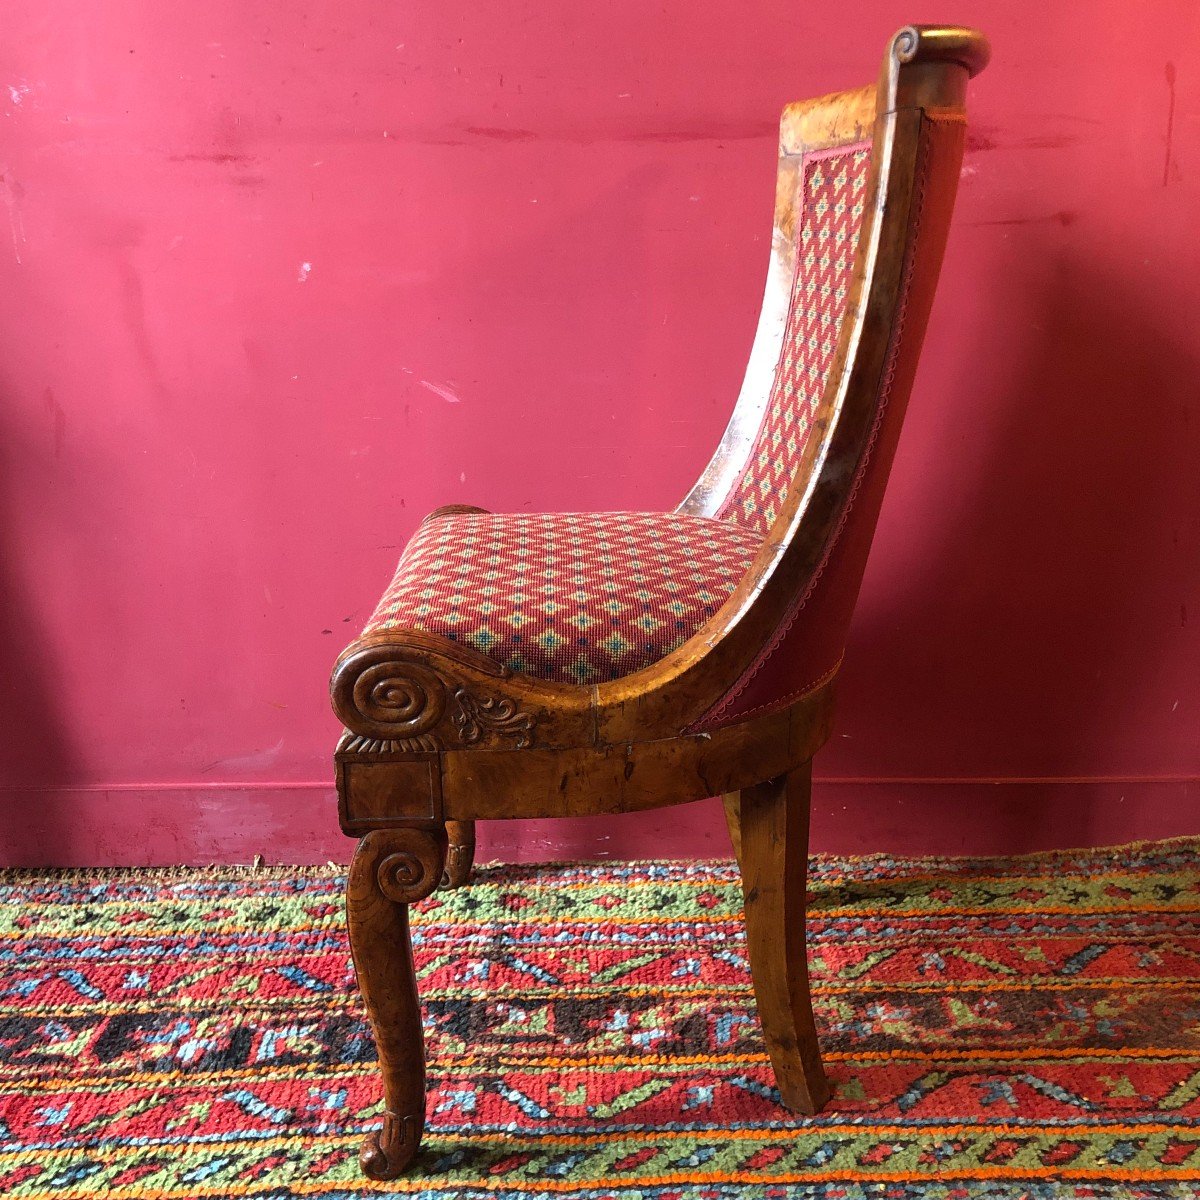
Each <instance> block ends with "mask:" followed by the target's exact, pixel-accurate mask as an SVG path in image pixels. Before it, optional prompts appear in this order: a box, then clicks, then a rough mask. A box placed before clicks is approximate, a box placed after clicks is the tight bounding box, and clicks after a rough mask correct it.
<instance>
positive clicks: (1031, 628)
mask: <svg viewBox="0 0 1200 1200" xmlns="http://www.w3.org/2000/svg"><path fill="white" fill-rule="evenodd" d="M1022 269H1024V270H1026V271H1027V270H1028V266H1027V264H1025V265H1024V267H1023V268H1022V266H1021V265H1020V264H1014V266H1013V270H1014V271H1020V270H1022ZM1044 279H1045V287H1044V288H1043V290H1042V291H1041V292H1040V293H1039V294H1036V295H1033V296H1030V297H1028V298H1025V297H1022V298H1021V303H1023V304H1024V305H1025V310H1026V311H1027V313H1028V322H1027V328H1028V329H1029V330H1030V331H1031V333H1032V334H1034V335H1035V336H1031V337H1030V338H1029V339H1028V341H1027V342H1026V352H1025V354H1024V356H1023V358H1022V359H1020V360H1018V361H1017V362H1016V363H1013V364H1011V365H1010V366H1009V367H1008V369H1007V372H1006V371H1005V366H1004V364H1003V363H997V362H996V351H995V344H994V343H990V342H989V340H988V339H989V331H988V330H987V329H985V328H981V329H980V332H979V343H980V344H979V345H978V347H977V348H976V350H975V352H974V353H973V354H971V355H969V356H968V358H967V361H968V362H970V363H971V364H972V369H977V367H978V365H979V364H988V367H987V369H988V371H989V373H995V372H1005V373H1006V374H1009V375H1010V376H1011V381H1010V383H1008V384H1006V386H1005V392H1006V393H1007V394H1008V396H1009V397H1010V398H1011V399H1010V404H1009V407H1008V410H1007V412H1006V413H1005V414H1004V418H1003V422H1002V424H1000V426H999V428H998V430H997V431H996V432H995V433H994V434H993V435H992V437H991V441H990V444H989V445H987V446H986V448H985V449H984V448H981V449H983V453H981V454H980V455H979V457H981V458H983V457H986V462H987V463H988V464H990V468H989V469H986V470H984V471H981V472H979V473H978V475H977V477H976V479H975V484H974V491H973V492H970V493H964V494H962V495H961V496H960V497H959V498H957V508H955V509H954V515H953V517H952V518H951V519H949V520H947V521H945V522H944V523H943V524H942V526H941V528H940V530H939V533H938V535H937V536H938V541H937V542H936V543H935V544H934V545H933V547H932V548H930V543H929V542H928V541H925V542H923V543H922V548H921V549H920V551H919V552H918V554H919V561H914V562H913V564H912V567H913V569H912V571H911V572H910V573H907V574H906V575H905V576H904V578H903V580H902V581H900V582H899V584H898V586H896V587H895V588H889V592H888V595H887V597H886V601H885V603H884V604H882V605H879V606H876V607H875V609H874V610H873V611H872V612H870V613H866V612H862V611H861V610H860V618H859V620H858V621H857V623H856V626H855V628H854V629H853V631H852V634H851V644H850V647H849V650H848V653H847V658H846V668H845V670H844V671H843V676H842V682H841V686H840V708H841V710H842V712H843V713H846V712H849V711H853V712H854V720H855V722H856V723H857V724H860V725H861V726H862V727H863V728H869V729H872V730H884V731H886V730H887V729H888V727H889V725H891V726H894V727H895V726H897V725H898V723H897V722H895V720H894V713H895V712H896V711H898V710H901V708H903V711H904V712H905V720H904V722H903V723H900V727H901V729H902V733H901V734H900V735H898V736H906V737H910V738H911V737H913V736H914V735H915V736H916V737H917V738H918V739H921V740H922V741H923V742H924V744H926V745H937V744H939V743H943V744H944V742H945V737H944V734H942V733H941V732H940V730H939V725H940V723H941V722H942V721H944V720H945V719H946V717H947V714H948V713H950V712H953V713H954V722H953V724H954V725H955V727H956V728H957V729H958V730H959V731H961V730H963V729H972V728H974V729H977V730H979V733H980V743H981V745H982V747H983V749H982V753H977V752H975V751H974V750H973V749H972V748H971V747H970V746H969V745H966V746H964V745H962V744H961V743H960V745H959V746H957V747H955V746H951V747H949V749H948V752H947V750H945V749H943V750H942V751H940V752H935V754H929V755H923V754H922V753H921V751H920V749H914V748H913V747H912V746H905V745H902V744H899V743H889V742H888V741H887V739H888V736H889V735H888V734H887V733H886V732H885V733H884V735H883V740H882V742H878V743H877V744H876V745H875V746H874V747H873V748H872V751H871V753H872V756H873V761H872V762H871V763H870V764H862V765H864V766H867V767H868V770H869V772H870V773H871V774H873V775H877V776H888V775H900V774H908V773H910V772H911V773H912V774H914V775H919V776H921V775H928V776H930V777H932V776H935V775H940V776H953V777H980V778H981V779H982V780H983V781H984V782H987V781H989V780H991V779H1004V778H1006V777H1010V776H1012V775H1013V774H1014V771H1013V770H1012V767H1011V763H1012V760H1013V758H1014V755H1013V753H1012V751H1011V750H1009V749H1008V745H1007V743H1010V742H1011V741H1012V740H1014V739H1015V740H1017V741H1018V742H1020V743H1022V744H1023V747H1024V748H1023V750H1022V751H1021V754H1022V759H1021V762H1022V767H1023V769H1022V770H1021V771H1020V772H1019V774H1020V776H1021V777H1022V778H1027V779H1031V780H1035V781H1036V780H1037V779H1046V778H1054V779H1059V778H1061V779H1070V780H1081V781H1087V780H1088V779H1090V778H1092V777H1094V776H1096V775H1097V774H1098V773H1097V771H1096V763H1097V762H1105V761H1108V762H1114V761H1116V762H1118V763H1119V762H1121V761H1122V760H1123V761H1124V762H1126V763H1128V762H1137V761H1138V760H1139V753H1138V748H1137V746H1136V745H1133V746H1130V745H1129V741H1128V739H1129V738H1130V737H1131V731H1135V730H1139V729H1140V730H1142V731H1145V729H1146V722H1147V720H1148V719H1149V715H1150V714H1149V707H1148V706H1150V705H1151V704H1152V701H1153V692H1154V689H1155V683H1156V679H1157V677H1158V675H1159V672H1160V669H1161V667H1162V665H1163V664H1164V662H1166V661H1167V660H1168V659H1169V658H1170V656H1171V655H1172V653H1173V652H1174V651H1176V650H1177V647H1178V635H1179V625H1180V623H1181V622H1182V623H1183V624H1186V620H1187V617H1186V611H1185V610H1182V609H1176V610H1175V611H1174V612H1170V613H1162V612H1159V611H1158V610H1155V611H1154V612H1153V613H1149V612H1147V586H1146V584H1145V582H1144V581H1145V580H1146V579H1147V578H1148V577H1151V576H1155V575H1157V576H1158V577H1159V579H1160V580H1161V579H1162V577H1163V576H1164V575H1170V577H1171V579H1172V582H1176V581H1177V582H1178V584H1179V589H1178V594H1179V595H1181V596H1182V595H1186V594H1187V592H1188V591H1189V590H1190V591H1192V592H1193V593H1194V591H1195V589H1196V588H1197V586H1200V560H1194V561H1192V562H1190V563H1188V564H1187V565H1186V567H1184V566H1180V567H1179V568H1178V569H1176V568H1175V567H1174V566H1173V563H1172V558H1173V559H1174V560H1177V561H1178V562H1179V563H1181V564H1182V563H1183V562H1184V555H1183V554H1182V553H1180V552H1179V551H1178V550H1176V552H1175V553H1174V555H1173V556H1172V554H1171V550H1172V544H1173V541H1176V540H1177V538H1178V531H1179V530H1180V529H1181V528H1182V527H1184V526H1185V525H1186V524H1187V523H1189V522H1194V521H1195V520H1196V519H1197V516H1198V514H1197V513H1196V512H1195V511H1192V512H1180V505H1181V503H1182V502H1183V501H1182V488H1181V486H1180V481H1181V480H1187V479H1190V478H1194V473H1195V470H1196V464H1195V463H1194V462H1192V461H1189V456H1188V448H1187V445H1186V439H1185V438H1184V437H1182V436H1181V430H1183V429H1184V428H1186V405H1187V403H1188V398H1187V396H1186V395H1185V394H1184V388H1185V386H1186V383H1185V381H1188V380H1195V379H1196V378H1200V362H1198V361H1197V358H1196V356H1195V354H1194V352H1192V351H1191V350H1190V349H1189V348H1187V347H1185V346H1183V345H1180V344H1178V343H1177V342H1175V341H1174V340H1172V338H1171V337H1170V336H1168V334H1167V333H1165V332H1164V329H1163V322H1162V321H1161V320H1160V319H1157V318H1156V316H1155V313H1154V312H1153V311H1151V309H1150V308H1149V306H1148V305H1146V304H1144V303H1139V300H1138V297H1137V289H1136V288H1134V287H1132V286H1130V285H1129V281H1128V280H1124V279H1122V278H1121V277H1120V276H1119V275H1117V274H1115V273H1108V272H1106V271H1104V270H1102V269H1101V268H1100V266H1099V265H1098V264H1097V263H1096V262H1095V261H1091V260H1089V259H1087V258H1084V257H1082V256H1079V255H1074V254H1069V253H1067V252H1065V251H1064V252H1062V253H1061V254H1060V255H1059V256H1058V257H1057V258H1056V259H1053V260H1051V261H1050V262H1048V263H1047V265H1046V267H1045V275H1044ZM1008 282H1009V284H1010V286H1011V287H1012V289H1013V291H1014V292H1016V293H1017V294H1018V295H1019V294H1020V292H1021V291H1022V288H1023V285H1022V284H1019V283H1018V282H1016V280H1012V281H1008ZM973 382H974V381H973V378H972V377H969V376H968V377H965V378H962V379H961V380H960V387H959V389H958V390H957V392H956V394H955V395H953V396H947V397H945V399H944V402H945V403H946V404H952V403H963V404H969V403H970V396H971V391H972V387H973ZM919 387H920V384H919V383H918V388H919ZM917 403H921V398H920V396H919V395H918V397H917ZM1181 422H1182V424H1181ZM969 450H970V452H971V453H972V455H973V457H974V456H975V448H973V447H972V448H969ZM902 452H903V451H902ZM930 469H931V470H933V469H936V464H934V465H933V466H931V468H930ZM947 500H948V503H949V504H953V503H954V502H955V500H954V498H951V497H947ZM1172 526H1174V529H1175V534H1174V535H1173V534H1172ZM969 546H978V547H979V548H980V553H979V554H977V555H972V557H971V559H970V561H965V560H964V553H963V548H964V547H969ZM1164 559H1165V560H1166V561H1164ZM1181 573H1182V574H1184V575H1185V576H1186V577H1185V578H1179V579H1178V580H1176V575H1178V574H1181ZM1163 590H1165V589H1164V588H1163V587H1162V585H1161V583H1160V585H1159V591H1160V594H1161V591H1163ZM864 618H865V619H864ZM905 630H909V631H911V634H913V635H915V636H910V635H906V634H904V632H903V631H905ZM898 631H899V633H900V636H898ZM964 652H965V653H967V654H970V655H971V656H972V659H973V661H971V663H970V670H969V671H966V670H964V669H963V666H964V664H963V661H962V659H963V654H964ZM880 663H885V664H887V666H886V677H887V678H889V679H890V681H891V686H890V687H882V688H881V687H880V686H879V681H880V671H879V669H878V666H879V664H880ZM1048 664H1056V665H1057V668H1058V670H1057V673H1056V674H1054V675H1051V674H1050V672H1049V671H1048V670H1047V665H1048ZM913 681H916V682H915V683H914V682H913ZM943 685H944V686H943ZM939 688H941V690H940V693H939V690H938V689H939ZM921 691H925V694H924V695H921V694H920V692H921ZM1168 707H1169V706H1168ZM997 713H1001V714H1003V718H1002V719H1003V720H1004V722H1005V726H1006V729H1007V730H1008V731H1009V732H1008V733H1007V734H1006V737H1005V738H1004V739H1003V742H1002V741H1001V739H998V738H997V737H996V736H995V734H994V732H993V731H992V728H991V722H992V721H994V720H995V719H996V714H997ZM1161 716H1162V717H1163V719H1167V717H1168V714H1167V712H1166V711H1165V710H1164V711H1163V712H1162V713H1161ZM1132 736H1135V737H1136V736H1138V735H1137V734H1136V733H1132ZM989 743H990V744H989ZM1149 745H1150V746H1151V747H1152V745H1153V743H1152V742H1151V743H1149ZM1122 747H1124V749H1123V750H1122V749H1121V748H1122ZM1114 749H1115V750H1116V753H1115V754H1114ZM939 754H940V761H938V762H937V763H936V768H937V769H935V770H923V769H922V768H923V767H925V766H926V765H927V764H928V765H935V764H934V757H935V756H937V755H939ZM1140 757H1141V759H1142V760H1143V768H1144V769H1143V774H1145V775H1148V776H1150V775H1154V774H1156V771H1155V770H1154V769H1153V768H1154V762H1153V752H1152V750H1150V751H1147V750H1146V749H1143V751H1142V753H1141V755H1140ZM1146 758H1149V759H1150V760H1151V761H1149V762H1145V761H1144V760H1145V759H1146ZM947 759H949V760H951V761H950V762H949V763H947V761H946V760H947ZM900 762H903V763H905V764H906V766H907V770H905V771H903V772H901V771H897V770H896V769H895V766H896V764H897V763H900ZM947 766H949V767H950V769H949V770H947V769H946V767H947ZM914 767H916V770H913V768H914ZM863 773H864V774H866V773H867V772H863ZM1126 773H1128V774H1134V772H1126ZM1112 774H1113V775H1114V776H1116V777H1118V778H1119V777H1120V775H1121V774H1122V772H1121V771H1119V770H1114V771H1113V772H1112ZM1099 782H1100V781H1099V780H1097V783H1099ZM819 786H820V785H819V781H818V787H819ZM1072 786H1073V794H1072V799H1073V800H1077V801H1078V803H1073V804H1072V805H1069V806H1068V805H1063V804H1055V805H1052V806H1047V804H1046V801H1047V791H1046V786H1045V785H1038V784H1037V783H1036V782H1031V783H1029V784H1027V785H1020V786H1010V787H1008V788H1005V789H1004V792H1005V797H1004V801H1003V803H1001V804H998V805H996V806H995V807H994V808H985V807H984V806H980V807H979V808H978V809H976V810H975V811H973V812H972V814H971V817H970V819H971V820H972V821H973V822H976V823H977V824H978V823H986V824H987V825H988V826H990V828H989V829H988V830H987V837H986V839H985V840H986V841H987V843H988V844H992V845H997V846H1004V847H1006V848H1007V849H1008V851H1009V852H1011V853H1019V852H1022V851H1026V850H1035V849H1043V848H1045V847H1046V846H1047V845H1048V844H1053V845H1057V846H1060V847H1067V846H1087V845H1092V844H1095V839H1096V838H1097V837H1099V838H1104V837H1105V836H1106V834H1105V830H1104V823H1103V822H1100V823H1099V824H1098V823H1097V821H1096V820H1095V819H1094V818H1095V814H1094V813H1093V804H1092V803H1091V802H1089V788H1088V786H1087V784H1086V782H1081V783H1078V784H1074V785H1072ZM933 791H936V785H935V786H934V788H925V789H915V792H919V796H918V798H917V799H916V801H915V802H914V804H913V806H912V810H911V811H910V814H909V818H908V819H909V820H915V821H917V822H920V821H922V820H928V819H933V820H942V819H943V818H946V819H956V814H954V813H951V812H949V811H948V809H947V808H945V807H944V806H943V805H941V804H939V803H938V800H937V797H936V796H934V795H931V792H933ZM1074 793H1077V796H1076V795H1075V794H1074ZM922 807H925V809H926V811H925V813H924V815H922V811H921V810H922ZM1048 809H1051V810H1052V811H1047V810H1048ZM1147 815H1149V816H1152V815H1153V814H1138V816H1139V818H1141V817H1142V816H1147ZM1160 817H1161V814H1160ZM1142 836H1153V835H1152V834H1151V833H1146V834H1143V835H1142Z"/></svg>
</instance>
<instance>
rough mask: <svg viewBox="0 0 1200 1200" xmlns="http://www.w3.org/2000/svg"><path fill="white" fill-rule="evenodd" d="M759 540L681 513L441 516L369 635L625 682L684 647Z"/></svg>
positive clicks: (570, 679)
mask: <svg viewBox="0 0 1200 1200" xmlns="http://www.w3.org/2000/svg"><path fill="white" fill-rule="evenodd" d="M761 541H762V537H761V535H760V534H759V533H757V532H753V531H751V530H747V529H744V528H742V527H741V526H738V525H735V524H733V523H732V522H729V521H718V520H714V519H712V518H709V517H695V516H686V515H682V514H679V513H627V512H620V513H549V514H525V513H514V514H496V513H455V514H451V515H447V516H440V517H434V518H431V519H430V520H427V521H426V522H425V524H423V525H422V526H421V528H420V529H419V530H418V531H417V533H416V535H415V536H414V537H413V539H412V541H411V542H409V544H408V545H407V546H406V547H405V550H404V553H403V554H402V555H401V558H400V565H399V566H398V567H397V568H396V575H395V578H394V579H393V580H392V583H391V586H390V587H389V588H388V590H387V592H386V593H385V594H384V596H383V599H382V600H381V601H380V602H379V606H378V607H377V608H376V610H375V613H374V615H373V616H372V617H371V620H370V621H369V622H368V624H367V628H366V630H365V632H366V633H368V634H370V633H378V632H381V631H385V630H389V629H417V630H423V631H425V632H428V633H435V634H439V635H441V636H442V637H445V638H449V639H450V640H451V641H456V642H462V643H464V644H465V645H468V646H473V647H474V648H475V649H476V650H480V651H482V652H483V653H484V654H486V655H488V657H489V658H493V659H495V660H496V661H497V662H498V663H501V664H503V665H504V666H505V667H508V668H509V669H511V670H513V671H521V672H523V673H525V674H527V675H533V676H535V677H536V678H539V679H551V680H558V681H561V682H567V683H596V682H600V681H602V680H608V679H616V678H619V677H620V676H622V675H628V674H629V673H630V672H632V671H636V670H639V669H640V668H642V667H646V666H649V665H650V664H651V663H654V662H657V661H658V660H659V659H660V658H662V657H663V656H664V655H667V654H669V653H670V652H671V651H672V650H675V649H677V648H678V647H679V646H681V645H683V643H684V642H685V641H687V639H688V638H689V637H691V636H692V634H694V633H695V632H696V631H697V630H698V629H699V628H700V627H701V626H702V625H703V624H704V623H705V621H707V620H708V619H709V617H711V616H712V615H713V614H714V613H715V612H716V611H717V609H718V608H720V606H721V604H722V603H723V602H724V601H725V600H726V599H728V597H729V596H730V594H731V593H732V592H733V590H734V588H735V587H736V586H737V584H738V581H739V580H740V579H741V578H742V576H743V575H744V574H745V573H746V569H747V568H748V567H749V565H750V563H751V561H752V560H753V558H754V555H755V553H756V552H757V550H758V548H759V545H760V544H761Z"/></svg>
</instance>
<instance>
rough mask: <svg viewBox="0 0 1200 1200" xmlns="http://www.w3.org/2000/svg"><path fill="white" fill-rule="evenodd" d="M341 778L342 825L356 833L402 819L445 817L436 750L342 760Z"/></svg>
mask: <svg viewBox="0 0 1200 1200" xmlns="http://www.w3.org/2000/svg"><path fill="white" fill-rule="evenodd" d="M337 782H338V801H339V803H338V807H339V810H340V814H341V821H342V829H343V831H344V832H346V833H348V834H350V835H352V836H354V837H358V836H360V835H361V834H363V833H365V832H366V831H367V830H370V829H376V828H382V827H384V826H388V825H395V824H397V823H398V822H402V821H414V820H417V821H438V820H440V819H441V815H442V777H441V769H440V766H439V763H438V756H437V755H436V754H423V755H419V756H417V755H414V756H413V757H412V758H406V759H400V760H392V761H389V762H363V761H346V760H341V761H339V762H338V764H337Z"/></svg>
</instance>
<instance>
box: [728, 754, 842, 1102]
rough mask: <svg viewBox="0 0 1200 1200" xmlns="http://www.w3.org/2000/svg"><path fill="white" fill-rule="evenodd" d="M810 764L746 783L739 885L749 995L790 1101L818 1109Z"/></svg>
mask: <svg viewBox="0 0 1200 1200" xmlns="http://www.w3.org/2000/svg"><path fill="white" fill-rule="evenodd" d="M811 783H812V767H811V764H805V765H804V766H803V767H800V768H797V769H796V770H794V771H792V772H790V773H789V774H788V775H786V776H784V777H782V778H780V779H774V780H772V781H771V782H769V783H763V784H759V785H757V786H755V787H752V788H747V789H746V790H745V791H743V792H742V793H741V796H740V803H739V805H738V814H737V815H738V818H739V820H738V824H739V826H740V833H741V855H740V858H741V866H742V892H743V896H744V898H745V908H746V939H747V942H748V944H749V949H750V970H751V974H752V975H753V978H754V995H755V998H756V999H757V1001H758V1013H759V1019H760V1020H761V1022H762V1028H763V1037H764V1039H765V1041H766V1044H767V1052H768V1053H769V1055H770V1057H771V1063H772V1065H773V1066H774V1068H775V1080H776V1083H777V1084H778V1087H779V1092H780V1095H781V1096H782V1097H783V1102H784V1104H786V1105H787V1107H788V1108H791V1109H795V1110H797V1111H799V1112H802V1113H807V1114H810V1115H811V1114H812V1113H815V1112H819V1111H820V1109H821V1108H822V1106H823V1105H824V1104H825V1102H826V1101H827V1100H828V1099H829V1094H830V1089H829V1083H828V1081H827V1080H826V1078H825V1070H824V1068H823V1066H822V1065H821V1050H820V1046H819V1045H818V1043H817V1031H816V1026H815V1025H814V1024H813V1013H812V997H811V994H810V992H809V984H808V959H807V954H806V949H805V936H804V934H805V883H806V880H807V875H808V818H809V793H810V789H811Z"/></svg>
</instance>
